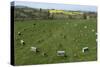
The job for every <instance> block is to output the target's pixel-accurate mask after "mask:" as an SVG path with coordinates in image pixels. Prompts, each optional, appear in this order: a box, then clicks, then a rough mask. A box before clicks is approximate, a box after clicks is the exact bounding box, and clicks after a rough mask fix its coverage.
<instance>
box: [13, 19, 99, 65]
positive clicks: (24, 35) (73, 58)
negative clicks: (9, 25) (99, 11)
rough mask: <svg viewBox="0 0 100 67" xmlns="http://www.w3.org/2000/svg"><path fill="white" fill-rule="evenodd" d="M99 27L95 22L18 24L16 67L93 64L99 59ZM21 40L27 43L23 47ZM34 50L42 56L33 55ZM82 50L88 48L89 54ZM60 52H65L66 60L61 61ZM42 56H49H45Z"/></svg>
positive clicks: (69, 21)
mask: <svg viewBox="0 0 100 67" xmlns="http://www.w3.org/2000/svg"><path fill="white" fill-rule="evenodd" d="M85 26H86V27H87V28H84V27H85ZM96 27H97V23H96V19H90V20H84V19H80V20H79V19H78V20H75V19H73V20H31V21H16V22H14V45H15V65H27V64H28V65H29V64H49V63H66V62H80V61H94V60H96V59H97V51H96V50H97V44H96V37H97V36H96V32H97V31H96ZM92 30H94V31H92ZM18 31H19V32H21V35H20V36H19V35H18V34H17V32H18ZM21 39H23V40H24V41H25V45H24V46H22V45H21V44H20V40H21ZM31 46H33V47H37V48H39V50H40V52H39V53H34V52H31V51H30V47H31ZM83 47H89V51H87V52H86V53H82V48H83ZM57 50H64V51H66V55H67V57H58V56H57V53H56V51H57ZM43 52H46V53H47V55H48V56H42V53H43Z"/></svg>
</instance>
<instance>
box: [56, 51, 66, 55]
mask: <svg viewBox="0 0 100 67" xmlns="http://www.w3.org/2000/svg"><path fill="white" fill-rule="evenodd" d="M57 56H65V51H57Z"/></svg>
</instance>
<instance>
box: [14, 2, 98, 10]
mask: <svg viewBox="0 0 100 67" xmlns="http://www.w3.org/2000/svg"><path fill="white" fill-rule="evenodd" d="M18 5H20V6H28V7H32V8H44V9H62V10H74V11H77V10H80V11H92V12H97V7H96V6H89V5H72V4H58V3H57V4H55V3H43V2H28V1H15V6H18Z"/></svg>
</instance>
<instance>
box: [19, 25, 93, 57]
mask: <svg viewBox="0 0 100 67" xmlns="http://www.w3.org/2000/svg"><path fill="white" fill-rule="evenodd" d="M75 26H76V25H75ZM84 28H85V29H86V28H87V26H84ZM94 31H95V30H94V29H92V32H94ZM18 35H19V36H20V35H21V32H18ZM20 44H21V45H24V44H25V41H24V40H20ZM88 50H89V47H87V46H86V47H83V48H82V53H85V52H88ZM30 51H32V52H34V53H37V52H39V50H38V48H37V47H33V46H31V47H30ZM42 55H43V56H47V53H45V52H44V53H42ZM57 56H64V57H66V56H67V55H66V52H65V51H64V50H63V51H60V50H58V51H57Z"/></svg>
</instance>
